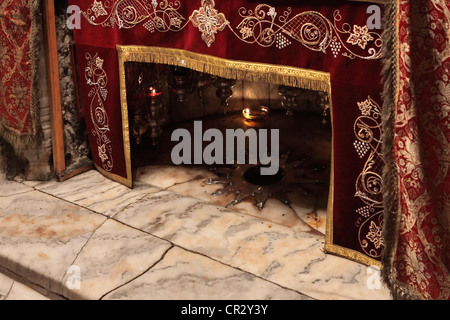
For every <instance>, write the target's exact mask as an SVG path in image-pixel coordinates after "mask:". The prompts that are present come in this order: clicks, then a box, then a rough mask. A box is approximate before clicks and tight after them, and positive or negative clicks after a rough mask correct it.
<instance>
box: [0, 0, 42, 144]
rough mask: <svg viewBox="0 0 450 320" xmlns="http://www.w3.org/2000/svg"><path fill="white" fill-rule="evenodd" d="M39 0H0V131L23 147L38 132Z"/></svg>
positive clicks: (13, 142) (7, 138)
mask: <svg viewBox="0 0 450 320" xmlns="http://www.w3.org/2000/svg"><path fill="white" fill-rule="evenodd" d="M38 6H39V1H36V0H33V1H25V0H14V1H2V2H1V3H0V83H1V84H0V133H1V134H2V136H3V137H4V138H5V139H6V140H7V141H8V142H10V143H12V144H13V145H14V146H18V147H24V146H26V145H28V144H29V143H30V142H31V141H32V140H33V139H34V138H35V136H36V132H37V129H36V128H37V123H36V108H37V98H36V91H35V85H34V80H35V75H36V70H37V66H36V65H37V64H36V53H37V52H38V45H37V43H36V42H38V41H39V40H38V39H39V38H38V36H37V35H38V33H37V32H38V27H37V25H39V21H40V20H38V19H39V16H38V15H37V12H38V11H37V10H38Z"/></svg>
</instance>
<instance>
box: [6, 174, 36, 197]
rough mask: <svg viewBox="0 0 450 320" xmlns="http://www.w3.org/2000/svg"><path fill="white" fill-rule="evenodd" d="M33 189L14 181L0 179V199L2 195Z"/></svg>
mask: <svg viewBox="0 0 450 320" xmlns="http://www.w3.org/2000/svg"><path fill="white" fill-rule="evenodd" d="M30 191H33V188H32V187H30V186H27V185H24V184H22V183H19V182H16V181H9V180H6V179H0V201H1V199H2V198H3V197H9V196H13V195H17V194H21V193H26V192H30Z"/></svg>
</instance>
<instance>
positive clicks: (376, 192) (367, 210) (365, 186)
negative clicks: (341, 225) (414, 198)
mask: <svg viewBox="0 0 450 320" xmlns="http://www.w3.org/2000/svg"><path fill="white" fill-rule="evenodd" d="M358 107H359V109H360V111H361V116H359V117H358V118H357V119H356V121H355V123H354V127H353V130H354V133H355V137H356V140H355V142H354V143H353V145H354V147H355V151H356V153H357V154H358V156H359V157H360V158H361V159H366V162H365V164H364V167H363V170H362V172H361V173H360V175H359V176H358V178H357V180H356V184H355V189H356V192H355V197H358V198H360V199H361V201H362V202H363V204H364V205H363V206H362V207H360V208H358V209H357V210H356V213H357V214H358V219H357V222H356V227H357V228H358V229H359V232H358V239H359V244H360V246H361V248H362V250H363V251H364V252H365V253H366V254H367V255H368V256H370V257H372V258H375V259H377V258H380V257H381V253H382V250H383V248H384V241H383V237H382V230H383V199H382V170H383V166H384V160H383V158H382V153H381V152H382V151H381V109H380V107H379V105H378V104H377V103H376V102H375V101H374V100H373V99H372V98H371V97H370V96H369V97H368V98H367V99H366V100H365V101H362V102H358Z"/></svg>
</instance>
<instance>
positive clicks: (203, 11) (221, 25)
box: [190, 0, 229, 47]
mask: <svg viewBox="0 0 450 320" xmlns="http://www.w3.org/2000/svg"><path fill="white" fill-rule="evenodd" d="M214 6H215V3H214V0H202V6H201V8H200V9H199V10H194V12H193V13H192V15H191V17H190V20H191V21H192V24H193V25H194V26H195V27H197V28H198V29H199V30H200V32H201V33H202V39H203V41H205V43H206V44H207V45H208V47H210V46H211V44H212V43H213V42H214V41H215V39H216V38H215V34H216V33H217V31H222V30H223V29H225V26H226V25H228V24H229V22H228V21H227V19H226V18H225V15H224V14H223V13H218V11H217V10H216V9H214Z"/></svg>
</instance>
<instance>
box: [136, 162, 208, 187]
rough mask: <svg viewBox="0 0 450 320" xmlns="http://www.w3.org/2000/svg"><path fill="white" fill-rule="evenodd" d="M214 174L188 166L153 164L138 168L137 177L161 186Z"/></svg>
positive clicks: (138, 179)
mask: <svg viewBox="0 0 450 320" xmlns="http://www.w3.org/2000/svg"><path fill="white" fill-rule="evenodd" d="M211 176H214V174H212V173H211V172H210V171H209V170H207V169H203V168H196V167H193V166H192V167H187V166H173V165H152V166H146V167H140V168H138V169H137V170H136V173H135V179H136V181H140V182H143V183H147V184H150V185H153V186H156V187H160V188H163V189H165V188H168V187H171V186H173V185H176V184H178V183H183V182H187V181H191V180H198V179H202V178H204V179H206V178H208V177H211Z"/></svg>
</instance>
